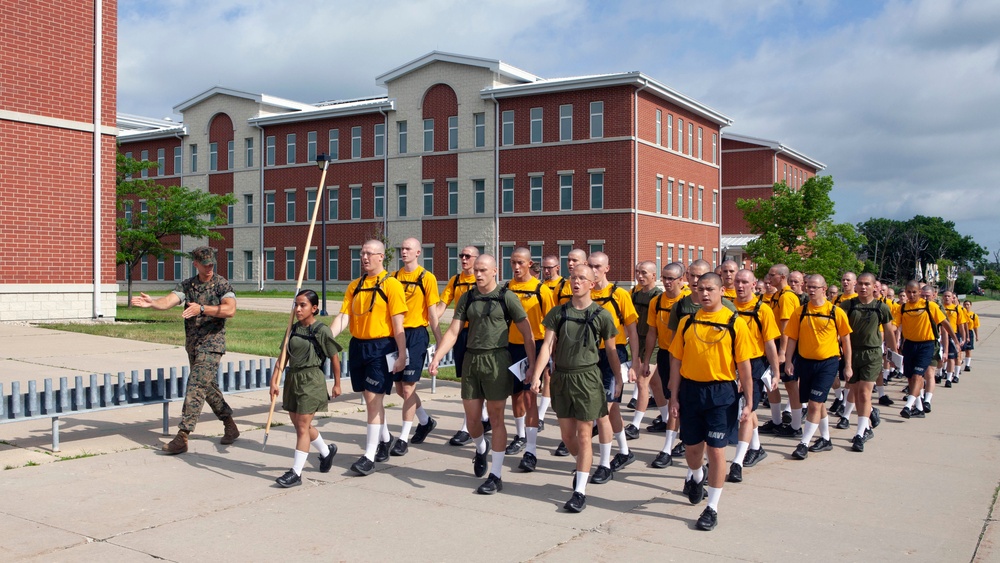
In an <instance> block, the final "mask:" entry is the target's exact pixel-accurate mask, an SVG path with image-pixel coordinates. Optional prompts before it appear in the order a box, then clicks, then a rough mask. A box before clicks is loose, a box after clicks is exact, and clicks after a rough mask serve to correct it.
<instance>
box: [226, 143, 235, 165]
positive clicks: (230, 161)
mask: <svg viewBox="0 0 1000 563" xmlns="http://www.w3.org/2000/svg"><path fill="white" fill-rule="evenodd" d="M234 168H236V141H229V143H228V144H227V145H226V170H233V169H234Z"/></svg>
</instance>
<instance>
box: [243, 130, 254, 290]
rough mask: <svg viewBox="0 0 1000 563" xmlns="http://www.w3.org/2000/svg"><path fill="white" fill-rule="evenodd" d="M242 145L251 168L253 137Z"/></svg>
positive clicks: (248, 138) (248, 166)
mask: <svg viewBox="0 0 1000 563" xmlns="http://www.w3.org/2000/svg"><path fill="white" fill-rule="evenodd" d="M243 146H244V147H245V148H246V153H247V155H246V156H247V160H246V162H247V168H253V137H247V138H246V139H244V140H243ZM248 279H249V278H248Z"/></svg>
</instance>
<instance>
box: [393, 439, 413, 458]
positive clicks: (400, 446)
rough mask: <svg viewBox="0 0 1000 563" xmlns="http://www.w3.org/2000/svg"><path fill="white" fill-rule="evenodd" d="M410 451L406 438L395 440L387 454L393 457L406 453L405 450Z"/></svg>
mask: <svg viewBox="0 0 1000 563" xmlns="http://www.w3.org/2000/svg"><path fill="white" fill-rule="evenodd" d="M408 451H410V446H409V445H407V443H406V440H402V439H400V440H396V443H395V444H393V445H392V449H391V450H389V455H391V456H395V457H402V456H404V455H406V452H408Z"/></svg>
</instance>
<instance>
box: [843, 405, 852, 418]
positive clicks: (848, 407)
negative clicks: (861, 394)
mask: <svg viewBox="0 0 1000 563" xmlns="http://www.w3.org/2000/svg"><path fill="white" fill-rule="evenodd" d="M852 412H854V403H851V402H847V403H844V418H851V413H852Z"/></svg>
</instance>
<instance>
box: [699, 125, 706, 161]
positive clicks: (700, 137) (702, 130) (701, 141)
mask: <svg viewBox="0 0 1000 563" xmlns="http://www.w3.org/2000/svg"><path fill="white" fill-rule="evenodd" d="M704 135H705V130H704V129H702V128H701V127H699V128H698V160H701V149H702V143H703V139H702V137H703V136H704Z"/></svg>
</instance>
